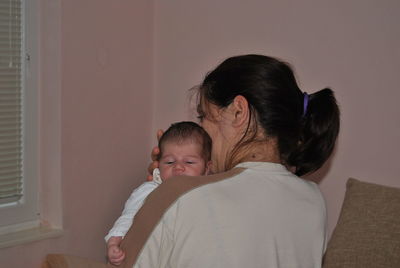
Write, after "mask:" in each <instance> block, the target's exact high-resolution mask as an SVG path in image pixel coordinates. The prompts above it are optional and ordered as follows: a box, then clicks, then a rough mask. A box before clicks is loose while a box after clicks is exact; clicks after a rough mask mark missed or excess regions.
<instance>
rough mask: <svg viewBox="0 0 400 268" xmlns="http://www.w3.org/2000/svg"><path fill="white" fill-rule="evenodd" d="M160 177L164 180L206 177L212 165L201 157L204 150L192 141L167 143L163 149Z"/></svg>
mask: <svg viewBox="0 0 400 268" xmlns="http://www.w3.org/2000/svg"><path fill="white" fill-rule="evenodd" d="M162 151H163V153H162V157H161V159H160V166H159V169H160V175H161V178H162V179H163V180H167V179H169V178H170V177H173V176H178V175H187V176H201V175H206V173H207V172H208V169H209V167H208V166H209V165H210V163H208V162H207V161H206V160H205V159H204V158H203V157H202V155H201V152H202V148H201V146H200V145H199V144H196V143H194V142H192V141H187V142H183V143H176V142H166V143H165V144H164V145H163V148H162Z"/></svg>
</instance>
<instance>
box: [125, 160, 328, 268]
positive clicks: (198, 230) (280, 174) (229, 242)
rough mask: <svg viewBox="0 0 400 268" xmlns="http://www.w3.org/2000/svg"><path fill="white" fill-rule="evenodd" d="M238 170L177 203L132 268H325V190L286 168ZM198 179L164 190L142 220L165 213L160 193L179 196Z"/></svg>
mask: <svg viewBox="0 0 400 268" xmlns="http://www.w3.org/2000/svg"><path fill="white" fill-rule="evenodd" d="M236 168H238V169H239V172H238V173H237V174H234V175H232V172H231V173H229V172H227V173H221V174H215V175H212V176H211V177H210V178H214V177H216V176H219V178H221V177H223V178H222V179H218V181H217V180H214V179H210V181H211V183H207V184H205V185H201V186H199V187H194V188H192V189H190V190H189V191H186V192H184V193H183V194H182V195H180V196H178V197H177V199H176V201H174V202H173V203H172V204H171V206H169V207H168V208H167V210H166V211H165V213H164V214H162V215H161V218H160V220H159V221H157V222H158V224H157V225H155V228H154V229H153V231H152V232H151V233H150V235H149V237H148V238H147V239H146V240H145V241H144V245H143V247H142V248H141V250H140V251H139V253H138V254H139V255H137V259H136V262H135V264H134V266H133V267H145V268H149V267H171V268H172V267H173V268H179V267H199V268H200V267H201V268H203V267H269V268H278V267H279V268H317V267H318V268H320V267H321V261H322V256H323V253H324V250H325V246H326V231H325V224H326V207H325V201H324V199H323V197H322V195H321V192H320V190H319V189H318V186H317V185H316V184H315V183H313V182H311V181H307V180H304V179H301V178H299V177H297V176H296V175H294V174H292V173H291V172H289V171H288V170H287V169H286V168H285V167H284V166H283V165H280V164H275V163H267V162H247V163H241V164H239V165H238V166H236ZM225 174H227V175H225ZM192 180H196V178H192V179H190V178H189V179H188V178H186V179H185V180H182V181H176V182H175V181H174V182H172V181H173V180H170V181H166V182H165V183H163V185H162V186H160V187H159V188H158V189H157V191H158V192H157V193H154V195H152V198H151V202H149V204H148V205H147V206H146V208H145V211H143V212H144V213H143V214H142V215H144V214H145V212H146V210H148V209H149V208H151V207H152V204H153V203H154V206H155V207H157V206H158V204H157V200H159V198H158V196H159V193H160V194H161V193H163V194H164V195H165V192H167V193H168V192H171V193H172V194H173V193H174V189H176V187H175V186H176V184H178V183H179V185H182V184H185V183H186V182H187V183H191V181H192ZM201 180H207V177H202V178H198V181H201ZM174 184H175V185H174ZM170 186H173V187H172V188H171V187H170ZM153 201H155V202H153ZM159 202H160V201H159ZM149 212H150V215H151V211H149ZM144 224H145V225H146V224H147V223H146V222H144ZM140 226H141V224H139V223H138V225H137V226H135V227H136V228H135V229H134V230H133V232H132V234H134V233H135V230H140Z"/></svg>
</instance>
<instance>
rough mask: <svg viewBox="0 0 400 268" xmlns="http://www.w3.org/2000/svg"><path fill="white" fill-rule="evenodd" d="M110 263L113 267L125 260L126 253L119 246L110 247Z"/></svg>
mask: <svg viewBox="0 0 400 268" xmlns="http://www.w3.org/2000/svg"><path fill="white" fill-rule="evenodd" d="M107 254H108V261H109V262H110V263H111V264H112V265H117V266H118V265H120V264H121V263H122V261H123V260H124V258H125V252H124V251H123V250H122V249H121V248H120V247H119V246H117V245H111V246H109V247H108V251H107Z"/></svg>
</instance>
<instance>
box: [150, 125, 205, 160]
mask: <svg viewBox="0 0 400 268" xmlns="http://www.w3.org/2000/svg"><path fill="white" fill-rule="evenodd" d="M186 141H192V142H195V143H197V144H199V145H201V148H202V152H201V155H202V157H203V159H204V160H205V161H206V162H207V161H210V160H211V145H212V142H211V138H210V136H209V135H208V133H207V132H206V131H205V130H204V129H203V128H202V127H201V126H199V125H198V124H196V123H195V122H190V121H182V122H178V123H173V124H172V125H171V126H170V127H169V128H168V129H167V130H166V131H165V132H164V133H163V135H162V136H161V138H160V140H159V141H158V147H159V148H160V154H159V155H158V158H159V159H158V160H160V158H161V157H162V154H163V148H164V147H163V145H164V144H165V143H166V142H177V143H181V142H186Z"/></svg>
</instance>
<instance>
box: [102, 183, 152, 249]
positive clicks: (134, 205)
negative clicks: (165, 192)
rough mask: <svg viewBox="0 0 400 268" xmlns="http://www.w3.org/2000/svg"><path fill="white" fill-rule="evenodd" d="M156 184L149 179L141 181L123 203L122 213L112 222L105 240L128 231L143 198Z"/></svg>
mask: <svg viewBox="0 0 400 268" xmlns="http://www.w3.org/2000/svg"><path fill="white" fill-rule="evenodd" d="M158 186H159V184H158V183H157V182H154V181H149V182H145V183H143V184H142V185H140V186H139V187H138V188H136V189H135V190H134V191H133V192H132V194H131V195H130V197H129V198H128V200H127V201H126V203H125V207H124V210H123V211H122V215H121V216H120V217H119V218H118V220H117V221H116V222H115V223H114V226H113V227H112V228H111V230H110V231H109V232H108V234H107V235H106V237H104V239H105V240H106V242H107V241H108V239H110V237H112V236H125V234H126V232H128V230H129V228H130V227H131V225H132V222H133V217H134V216H135V215H136V213H137V212H138V210H139V209H140V208H141V207H142V205H143V202H144V200H145V199H146V197H147V196H148V195H149V194H150V193H151V192H152V191H154V189H156V188H157V187H158Z"/></svg>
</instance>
